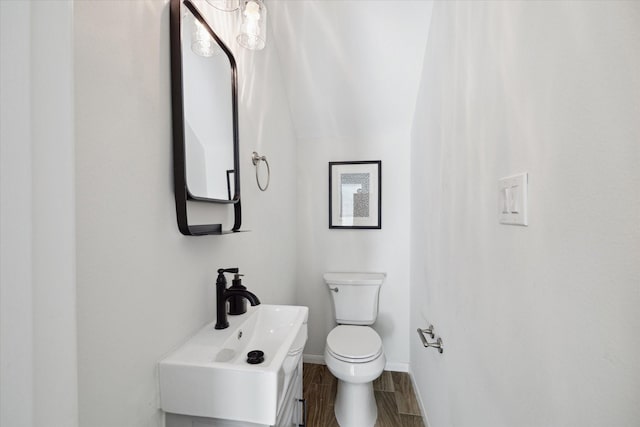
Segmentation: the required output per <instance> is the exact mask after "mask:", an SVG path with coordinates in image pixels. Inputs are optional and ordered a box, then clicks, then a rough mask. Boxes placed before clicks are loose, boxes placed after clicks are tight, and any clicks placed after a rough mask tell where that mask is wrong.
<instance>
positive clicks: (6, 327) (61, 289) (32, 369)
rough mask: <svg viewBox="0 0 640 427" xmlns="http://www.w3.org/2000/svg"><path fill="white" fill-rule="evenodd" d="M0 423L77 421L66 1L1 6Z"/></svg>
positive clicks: (68, 6)
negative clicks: (0, 237)
mask: <svg viewBox="0 0 640 427" xmlns="http://www.w3.org/2000/svg"><path fill="white" fill-rule="evenodd" d="M0 18H1V22H2V23H1V24H0V28H1V29H2V33H1V36H0V41H1V44H0V52H1V54H2V56H1V69H0V92H1V93H2V102H1V114H0V122H1V123H2V125H1V126H0V130H1V141H2V144H1V150H0V153H1V155H0V165H1V166H0V171H1V172H2V178H1V179H0V236H2V239H1V246H0V275H1V280H0V425H3V426H12V427H13V426H15V427H22V426H25V427H27V426H43V425H60V426H70V427H73V426H75V425H77V371H76V322H75V313H76V312H75V229H74V185H73V179H74V177H73V48H72V37H73V33H72V26H71V23H72V18H73V13H72V4H71V2H69V1H49V2H17V1H3V2H0Z"/></svg>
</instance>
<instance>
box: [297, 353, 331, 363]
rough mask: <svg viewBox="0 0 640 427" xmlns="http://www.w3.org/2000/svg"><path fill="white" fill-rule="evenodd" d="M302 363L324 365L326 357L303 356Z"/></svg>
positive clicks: (315, 355)
mask: <svg viewBox="0 0 640 427" xmlns="http://www.w3.org/2000/svg"><path fill="white" fill-rule="evenodd" d="M302 361H303V362H304V363H313V364H314V365H324V364H325V363H324V356H322V355H317V354H303V355H302Z"/></svg>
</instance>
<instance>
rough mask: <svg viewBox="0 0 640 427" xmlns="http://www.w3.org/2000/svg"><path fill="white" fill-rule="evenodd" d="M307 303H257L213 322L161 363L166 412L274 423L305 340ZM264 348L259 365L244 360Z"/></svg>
mask: <svg viewBox="0 0 640 427" xmlns="http://www.w3.org/2000/svg"><path fill="white" fill-rule="evenodd" d="M308 312H309V309H308V308H307V307H301V306H292V305H264V304H263V305H258V306H256V307H248V308H247V313H245V314H242V315H240V316H228V320H229V327H228V328H227V329H222V330H218V329H215V328H214V322H212V323H210V324H208V325H207V326H205V327H204V328H202V329H201V330H200V331H198V332H197V333H196V334H195V335H194V336H193V337H192V338H190V339H189V340H188V341H187V342H186V343H184V344H183V345H182V346H181V347H180V348H178V349H177V350H175V351H174V352H173V353H171V354H170V355H169V356H168V357H166V358H165V359H163V360H162V361H160V363H159V367H158V371H159V380H160V406H161V408H162V410H164V411H165V412H170V413H174V414H183V415H192V416H199V417H208V418H219V419H225V420H236V421H245V422H251V423H256V424H266V425H273V424H275V422H276V415H277V413H278V410H279V408H280V406H281V405H282V401H283V397H284V393H285V392H286V390H287V387H288V384H289V382H290V381H291V377H292V374H293V372H294V371H295V369H296V367H297V366H298V361H299V360H300V357H301V356H302V350H303V348H304V345H305V343H306V340H307V317H308ZM252 350H260V351H262V352H264V361H263V362H261V363H259V364H250V363H248V362H247V353H248V352H249V351H252Z"/></svg>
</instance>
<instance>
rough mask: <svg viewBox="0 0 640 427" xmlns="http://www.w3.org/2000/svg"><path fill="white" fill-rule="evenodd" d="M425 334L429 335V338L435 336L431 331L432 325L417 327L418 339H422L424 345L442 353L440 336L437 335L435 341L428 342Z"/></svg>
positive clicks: (442, 347) (442, 346)
mask: <svg viewBox="0 0 640 427" xmlns="http://www.w3.org/2000/svg"><path fill="white" fill-rule="evenodd" d="M425 335H429V336H430V337H431V339H433V338H434V337H435V334H434V332H433V325H429V327H428V328H425V329H420V328H418V336H419V337H420V341H422V345H423V346H424V347H433V348H435V349H437V350H438V353H440V354H442V353H443V352H444V345H443V343H442V338H440V337H438V339H437V340H436V342H429V341H427V337H425Z"/></svg>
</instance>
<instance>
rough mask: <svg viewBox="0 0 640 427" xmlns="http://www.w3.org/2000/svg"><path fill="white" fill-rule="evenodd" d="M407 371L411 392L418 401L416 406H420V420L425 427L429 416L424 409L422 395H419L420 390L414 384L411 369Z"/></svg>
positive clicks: (427, 424) (427, 426) (414, 380)
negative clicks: (411, 387)
mask: <svg viewBox="0 0 640 427" xmlns="http://www.w3.org/2000/svg"><path fill="white" fill-rule="evenodd" d="M408 372H409V377H410V378H411V385H412V386H413V392H414V393H415V395H416V400H417V401H418V406H419V407H420V414H421V415H422V421H423V422H424V426H425V427H429V418H427V411H426V410H425V409H424V403H423V400H422V396H421V395H420V390H419V389H418V385H417V384H416V379H415V378H414V376H413V371H412V370H411V369H409V371H408Z"/></svg>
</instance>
